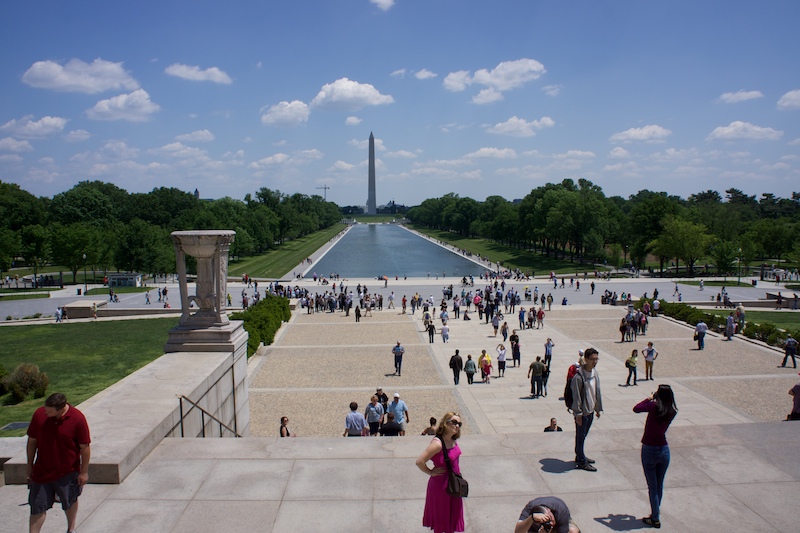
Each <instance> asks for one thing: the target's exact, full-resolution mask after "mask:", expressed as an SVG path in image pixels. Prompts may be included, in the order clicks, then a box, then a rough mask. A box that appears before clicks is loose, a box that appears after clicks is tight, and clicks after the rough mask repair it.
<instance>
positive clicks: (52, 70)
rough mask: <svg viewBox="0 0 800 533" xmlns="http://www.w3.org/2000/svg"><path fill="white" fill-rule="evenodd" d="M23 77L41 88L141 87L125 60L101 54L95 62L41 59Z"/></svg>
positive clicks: (81, 90)
mask: <svg viewBox="0 0 800 533" xmlns="http://www.w3.org/2000/svg"><path fill="white" fill-rule="evenodd" d="M22 81H23V82H24V83H26V84H28V85H30V86H31V87H37V88H39V89H53V90H56V91H65V92H76V93H87V94H95V93H100V92H103V91H108V90H112V89H116V90H120V89H122V90H133V89H138V88H139V84H138V83H137V82H136V80H135V79H133V78H132V77H131V75H130V74H128V73H127V72H126V71H125V69H123V68H122V62H119V63H112V62H111V61H105V60H103V59H99V58H98V59H95V60H94V61H92V62H91V63H85V62H83V61H81V60H80V59H72V60H70V61H69V62H68V63H67V64H66V65H64V66H61V65H59V64H58V63H56V62H55V61H37V62H36V63H34V64H33V65H32V66H31V67H30V68H29V69H28V70H27V71H26V72H25V74H23V75H22Z"/></svg>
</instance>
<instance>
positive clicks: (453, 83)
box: [442, 70, 472, 93]
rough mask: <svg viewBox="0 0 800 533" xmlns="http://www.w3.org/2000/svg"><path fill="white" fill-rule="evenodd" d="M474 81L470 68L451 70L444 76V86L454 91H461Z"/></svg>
mask: <svg viewBox="0 0 800 533" xmlns="http://www.w3.org/2000/svg"><path fill="white" fill-rule="evenodd" d="M471 83H472V77H470V75H469V71H468V70H459V71H457V72H451V73H450V74H448V75H447V76H446V77H445V78H444V82H442V84H443V85H444V88H445V89H447V90H448V91H452V92H454V93H457V92H461V91H463V90H464V89H466V88H467V86H469V85H470V84H471Z"/></svg>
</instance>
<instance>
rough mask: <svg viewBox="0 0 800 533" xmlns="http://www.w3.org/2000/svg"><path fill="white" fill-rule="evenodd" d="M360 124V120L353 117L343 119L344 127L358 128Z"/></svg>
mask: <svg viewBox="0 0 800 533" xmlns="http://www.w3.org/2000/svg"><path fill="white" fill-rule="evenodd" d="M361 122H362V120H361V119H360V118H358V117H353V116H350V117H347V118H346V119H344V124H345V126H358V125H359V124H361Z"/></svg>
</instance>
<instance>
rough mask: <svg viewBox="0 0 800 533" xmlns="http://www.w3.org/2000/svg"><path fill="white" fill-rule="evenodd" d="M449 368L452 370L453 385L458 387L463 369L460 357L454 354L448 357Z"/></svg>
mask: <svg viewBox="0 0 800 533" xmlns="http://www.w3.org/2000/svg"><path fill="white" fill-rule="evenodd" d="M450 368H451V369H452V370H453V383H454V384H456V385H458V382H459V381H460V378H461V371H462V370H463V369H464V361H463V359H461V356H460V355H458V350H456V353H455V354H453V355H452V356H451V357H450Z"/></svg>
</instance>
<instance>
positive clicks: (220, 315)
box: [172, 230, 236, 328]
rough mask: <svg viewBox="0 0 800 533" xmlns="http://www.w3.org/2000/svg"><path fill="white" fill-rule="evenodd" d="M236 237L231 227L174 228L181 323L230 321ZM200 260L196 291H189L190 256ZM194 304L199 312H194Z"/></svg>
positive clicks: (207, 324)
mask: <svg viewBox="0 0 800 533" xmlns="http://www.w3.org/2000/svg"><path fill="white" fill-rule="evenodd" d="M235 236H236V232H235V231H231V230H199V231H174V232H172V242H173V244H174V245H175V261H176V263H177V267H178V281H179V283H180V291H181V309H182V312H181V319H180V325H181V326H188V327H197V328H203V327H206V328H207V327H214V326H224V325H227V324H228V323H229V320H228V313H227V310H226V295H227V290H228V251H229V250H230V246H231V243H232V242H233V239H234V237H235ZM187 255H190V256H192V257H194V258H195V259H196V260H197V283H196V291H195V294H193V295H190V294H189V286H188V282H187V278H186V256H187ZM191 304H194V305H196V306H197V311H195V312H194V313H192V312H191V310H192V309H191Z"/></svg>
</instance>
